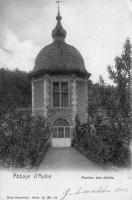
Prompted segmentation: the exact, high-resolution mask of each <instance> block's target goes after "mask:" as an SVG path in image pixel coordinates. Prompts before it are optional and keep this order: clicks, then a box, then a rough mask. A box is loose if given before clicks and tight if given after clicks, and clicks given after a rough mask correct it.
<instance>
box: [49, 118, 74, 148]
mask: <svg viewBox="0 0 132 200" xmlns="http://www.w3.org/2000/svg"><path fill="white" fill-rule="evenodd" d="M52 146H53V147H70V146H71V134H70V126H69V123H68V122H67V121H66V120H65V119H62V118H60V119H58V120H56V121H55V123H54V126H53V131H52Z"/></svg>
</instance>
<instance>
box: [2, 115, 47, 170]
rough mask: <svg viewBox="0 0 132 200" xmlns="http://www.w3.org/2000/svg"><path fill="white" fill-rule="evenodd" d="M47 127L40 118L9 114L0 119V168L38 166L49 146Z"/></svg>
mask: <svg viewBox="0 0 132 200" xmlns="http://www.w3.org/2000/svg"><path fill="white" fill-rule="evenodd" d="M49 136H50V134H49V127H48V126H47V123H46V120H45V119H44V118H42V117H40V116H36V117H33V116H32V115H30V114H29V113H26V112H25V113H23V112H11V113H9V112H8V113H6V114H3V115H1V118H0V165H1V167H7V168H8V167H13V168H25V167H28V168H31V167H35V166H38V165H39V163H40V162H41V160H42V158H43V157H44V155H45V153H46V151H47V148H48V146H49Z"/></svg>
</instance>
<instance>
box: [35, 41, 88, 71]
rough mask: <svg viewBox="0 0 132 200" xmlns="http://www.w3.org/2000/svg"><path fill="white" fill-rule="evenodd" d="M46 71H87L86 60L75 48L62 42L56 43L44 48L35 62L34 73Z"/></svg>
mask: <svg viewBox="0 0 132 200" xmlns="http://www.w3.org/2000/svg"><path fill="white" fill-rule="evenodd" d="M44 69H47V70H48V69H49V70H54V69H56V70H59V69H64V70H75V69H76V70H80V71H86V70H85V66H84V60H83V58H82V56H81V54H80V53H79V51H78V50H77V49H76V48H74V47H73V46H71V45H69V44H67V43H65V42H62V41H54V42H53V43H52V44H50V45H48V46H46V47H44V48H43V49H42V50H41V51H40V53H39V54H38V56H37V58H36V61H35V68H34V71H39V70H44Z"/></svg>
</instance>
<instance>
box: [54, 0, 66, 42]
mask: <svg viewBox="0 0 132 200" xmlns="http://www.w3.org/2000/svg"><path fill="white" fill-rule="evenodd" d="M61 2H62V0H56V3H58V14H57V17H56V20H57V24H56V27H55V28H54V30H53V31H52V37H53V39H54V40H55V41H56V40H57V41H58V40H59V41H60V40H61V41H64V40H65V37H66V31H65V30H64V29H63V27H62V25H61V20H62V17H61V15H60V3H61Z"/></svg>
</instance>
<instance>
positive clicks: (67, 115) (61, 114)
mask: <svg viewBox="0 0 132 200" xmlns="http://www.w3.org/2000/svg"><path fill="white" fill-rule="evenodd" d="M54 81H68V83H69V107H68V108H53V105H52V98H53V97H52V82H54ZM32 105H33V114H34V115H41V116H44V117H45V118H47V120H48V122H49V124H50V126H52V125H53V123H54V121H55V120H56V119H58V118H64V119H66V120H67V121H68V122H69V124H70V127H71V128H72V129H73V130H74V126H75V116H76V115H78V116H79V119H80V121H81V123H86V122H87V117H88V116H87V109H88V91H87V79H81V78H77V77H76V76H43V77H42V78H41V79H36V80H32Z"/></svg>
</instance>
